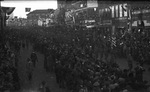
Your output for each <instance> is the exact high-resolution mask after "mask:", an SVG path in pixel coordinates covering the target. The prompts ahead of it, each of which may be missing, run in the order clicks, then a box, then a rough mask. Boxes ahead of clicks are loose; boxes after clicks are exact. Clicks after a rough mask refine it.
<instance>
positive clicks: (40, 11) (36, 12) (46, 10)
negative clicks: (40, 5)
mask: <svg viewBox="0 0 150 92" xmlns="http://www.w3.org/2000/svg"><path fill="white" fill-rule="evenodd" d="M52 12H54V10H53V9H43V10H34V11H32V12H30V13H28V14H27V15H29V14H42V13H52Z"/></svg>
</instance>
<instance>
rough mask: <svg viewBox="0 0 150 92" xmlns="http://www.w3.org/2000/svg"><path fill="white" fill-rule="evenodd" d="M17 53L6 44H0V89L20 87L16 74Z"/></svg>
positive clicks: (2, 91) (12, 89) (2, 90)
mask: <svg viewBox="0 0 150 92" xmlns="http://www.w3.org/2000/svg"><path fill="white" fill-rule="evenodd" d="M17 54H18V53H17V52H15V51H14V50H12V49H10V47H9V46H8V44H6V43H5V44H4V43H1V44H0V91H1V92H4V91H5V90H9V91H10V90H11V91H14V90H18V89H20V79H19V76H18V70H17V69H18V68H17V67H18V61H19V60H18V55H17Z"/></svg>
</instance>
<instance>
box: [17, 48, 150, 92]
mask: <svg viewBox="0 0 150 92" xmlns="http://www.w3.org/2000/svg"><path fill="white" fill-rule="evenodd" d="M32 51H33V49H32V46H31V45H30V46H29V48H28V49H27V48H25V49H23V48H22V49H21V51H20V62H19V70H18V72H19V76H20V79H21V90H20V91H19V92H37V90H38V88H39V84H40V83H41V82H42V81H46V82H47V86H48V87H49V88H50V89H51V91H52V92H68V91H67V90H65V89H61V88H59V87H58V85H57V83H56V79H55V75H54V74H51V73H46V71H45V69H44V67H43V66H44V56H43V55H42V54H40V53H38V52H37V56H38V61H39V62H38V63H37V64H36V68H35V69H34V73H33V80H32V81H31V83H30V82H29V81H27V74H26V63H27V62H26V60H27V58H28V57H30V54H31V52H32ZM117 63H118V64H119V66H120V67H121V69H126V68H128V66H127V62H126V59H117ZM135 66H136V63H135V62H134V67H135ZM144 67H145V69H146V72H144V80H148V81H150V77H149V76H150V72H148V71H147V69H148V67H149V66H148V65H144ZM149 84H150V82H149ZM139 92H143V91H139Z"/></svg>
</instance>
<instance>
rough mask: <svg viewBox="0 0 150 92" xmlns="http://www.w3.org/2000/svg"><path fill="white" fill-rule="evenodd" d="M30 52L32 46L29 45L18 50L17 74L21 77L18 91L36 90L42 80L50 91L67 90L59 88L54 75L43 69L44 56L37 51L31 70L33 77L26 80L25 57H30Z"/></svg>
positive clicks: (62, 91) (63, 91)
mask: <svg viewBox="0 0 150 92" xmlns="http://www.w3.org/2000/svg"><path fill="white" fill-rule="evenodd" d="M31 52H32V46H31V45H29V48H28V49H27V48H25V49H24V48H22V49H21V51H20V62H19V69H18V72H19V76H20V79H21V90H20V91H19V92H38V88H39V87H40V86H39V85H40V83H41V82H42V81H46V82H47V86H48V87H49V88H50V90H51V91H52V92H67V90H65V89H61V88H59V87H58V85H57V83H56V79H55V75H54V74H51V73H47V72H46V71H45V69H44V56H43V55H42V54H40V53H38V52H36V53H37V57H38V62H37V64H36V67H35V68H34V72H33V79H32V81H31V82H29V81H27V74H26V63H27V61H26V60H27V58H28V57H30V54H31Z"/></svg>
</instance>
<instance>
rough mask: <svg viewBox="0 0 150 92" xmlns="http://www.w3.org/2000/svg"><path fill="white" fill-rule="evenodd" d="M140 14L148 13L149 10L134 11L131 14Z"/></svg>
mask: <svg viewBox="0 0 150 92" xmlns="http://www.w3.org/2000/svg"><path fill="white" fill-rule="evenodd" d="M140 13H150V10H136V11H133V12H132V14H140Z"/></svg>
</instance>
